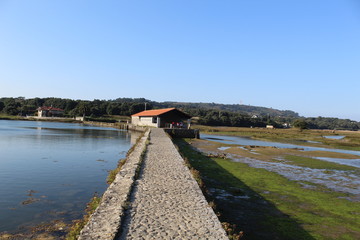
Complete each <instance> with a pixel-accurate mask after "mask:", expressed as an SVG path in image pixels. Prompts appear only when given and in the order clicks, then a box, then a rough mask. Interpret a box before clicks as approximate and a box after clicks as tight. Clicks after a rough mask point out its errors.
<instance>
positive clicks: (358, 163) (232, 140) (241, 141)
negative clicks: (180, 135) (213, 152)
mask: <svg viewBox="0 0 360 240" xmlns="http://www.w3.org/2000/svg"><path fill="white" fill-rule="evenodd" d="M201 138H203V139H207V140H210V141H215V142H220V143H226V144H237V145H244V146H247V145H254V146H265V147H277V148H302V149H304V151H328V152H338V153H348V154H353V155H358V156H360V151H351V150H344V149H335V148H319V147H308V146H302V145H295V144H287V143H278V142H267V141H261V140H255V139H251V138H249V137H237V136H222V135H210V134H201ZM322 160H325V161H330V162H337V163H339V162H340V161H341V163H342V164H346V165H350V166H354V167H360V159H355V160H354V159H332V158H323V159H322Z"/></svg>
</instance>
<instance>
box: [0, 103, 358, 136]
mask: <svg viewBox="0 0 360 240" xmlns="http://www.w3.org/2000/svg"><path fill="white" fill-rule="evenodd" d="M41 106H53V107H56V108H61V109H64V110H65V116H67V117H75V116H83V115H85V116H87V117H88V118H90V119H92V120H96V119H99V120H107V121H116V120H115V119H116V118H114V116H130V115H132V114H134V113H137V112H140V111H143V110H145V107H146V109H147V110H150V109H158V108H169V107H176V108H178V109H181V110H182V111H184V112H186V113H188V114H190V115H191V116H193V117H194V121H196V122H197V123H199V124H204V125H211V126H237V127H265V126H266V125H274V126H275V127H278V128H281V127H289V126H296V127H300V128H312V129H349V130H357V129H360V123H359V122H356V121H351V120H349V119H338V118H324V117H317V118H304V117H300V116H299V114H298V113H296V112H294V111H290V110H285V111H283V110H277V109H272V108H265V107H256V106H247V105H239V104H218V103H186V102H155V101H150V100H147V99H145V98H118V99H115V100H98V99H96V100H93V101H88V100H72V99H63V98H31V99H25V98H23V97H18V98H0V113H2V114H6V115H18V116H27V115H28V116H33V115H36V109H37V108H38V107H41Z"/></svg>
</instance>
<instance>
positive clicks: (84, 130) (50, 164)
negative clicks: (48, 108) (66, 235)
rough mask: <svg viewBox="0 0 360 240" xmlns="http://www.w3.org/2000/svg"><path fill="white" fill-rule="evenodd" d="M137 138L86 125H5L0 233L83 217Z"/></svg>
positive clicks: (1, 130)
mask: <svg viewBox="0 0 360 240" xmlns="http://www.w3.org/2000/svg"><path fill="white" fill-rule="evenodd" d="M131 138H132V136H131V134H130V133H128V132H126V131H122V130H116V129H110V128H101V127H94V126H86V125H82V124H68V123H53V122H27V121H6V120H2V121H0V156H1V158H0V192H1V198H0V232H2V231H10V232H11V231H12V232H14V231H17V230H19V227H26V226H29V225H34V224H38V223H41V222H46V221H51V220H53V219H56V218H59V217H61V218H62V219H65V220H66V221H71V220H72V219H75V218H80V217H81V216H82V214H83V209H84V208H85V206H86V203H87V202H88V201H89V199H90V198H91V197H92V195H93V194H94V193H95V192H98V193H100V194H102V193H103V191H104V190H105V189H106V187H107V185H106V183H105V179H106V176H107V174H108V172H107V171H108V170H110V169H113V168H115V167H116V164H117V161H118V160H119V159H121V158H124V157H125V156H126V152H127V151H128V149H129V147H130V145H131V143H130V140H131Z"/></svg>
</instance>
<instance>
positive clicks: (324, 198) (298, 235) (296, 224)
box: [175, 139, 360, 239]
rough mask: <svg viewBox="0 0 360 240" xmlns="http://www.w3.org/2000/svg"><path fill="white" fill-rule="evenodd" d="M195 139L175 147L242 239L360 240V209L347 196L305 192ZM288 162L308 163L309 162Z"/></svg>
mask: <svg viewBox="0 0 360 240" xmlns="http://www.w3.org/2000/svg"><path fill="white" fill-rule="evenodd" d="M191 141H193V140H189V141H184V140H180V139H176V140H175V143H176V144H177V145H178V147H179V149H180V151H181V152H182V154H183V155H184V156H185V157H186V158H187V159H188V161H189V162H190V164H191V166H192V167H194V168H195V169H196V170H197V171H199V173H200V176H201V179H202V181H203V182H204V184H205V186H206V188H207V189H208V192H209V193H210V198H213V199H212V200H213V201H214V202H215V204H216V205H217V210H218V211H220V213H221V216H220V220H221V221H225V222H229V223H232V224H236V225H237V230H238V231H240V230H242V231H244V237H243V238H242V239H360V215H359V214H360V212H359V207H360V205H359V203H358V202H350V201H348V200H345V199H343V197H346V196H347V195H346V194H344V193H338V192H334V191H331V190H329V189H327V188H325V187H323V186H316V188H312V189H308V188H304V187H303V186H302V185H301V183H299V182H295V181H290V180H288V179H286V178H285V177H282V176H280V175H279V174H276V173H273V172H270V171H267V170H265V169H259V168H252V167H249V166H248V165H247V164H244V163H237V162H233V161H231V160H229V159H222V158H209V157H207V156H206V155H204V154H202V153H199V152H197V151H195V150H194V149H193V148H192V146H191V145H190V144H189V143H192V142H191ZM289 160H292V161H294V162H297V164H306V162H304V161H305V160H306V159H295V158H293V159H289ZM314 167H316V166H314ZM313 185H316V184H313Z"/></svg>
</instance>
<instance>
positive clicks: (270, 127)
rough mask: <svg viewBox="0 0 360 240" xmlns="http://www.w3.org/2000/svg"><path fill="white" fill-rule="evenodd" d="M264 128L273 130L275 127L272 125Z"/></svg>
mask: <svg viewBox="0 0 360 240" xmlns="http://www.w3.org/2000/svg"><path fill="white" fill-rule="evenodd" d="M266 128H269V129H274V128H275V127H274V126H273V125H266Z"/></svg>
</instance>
